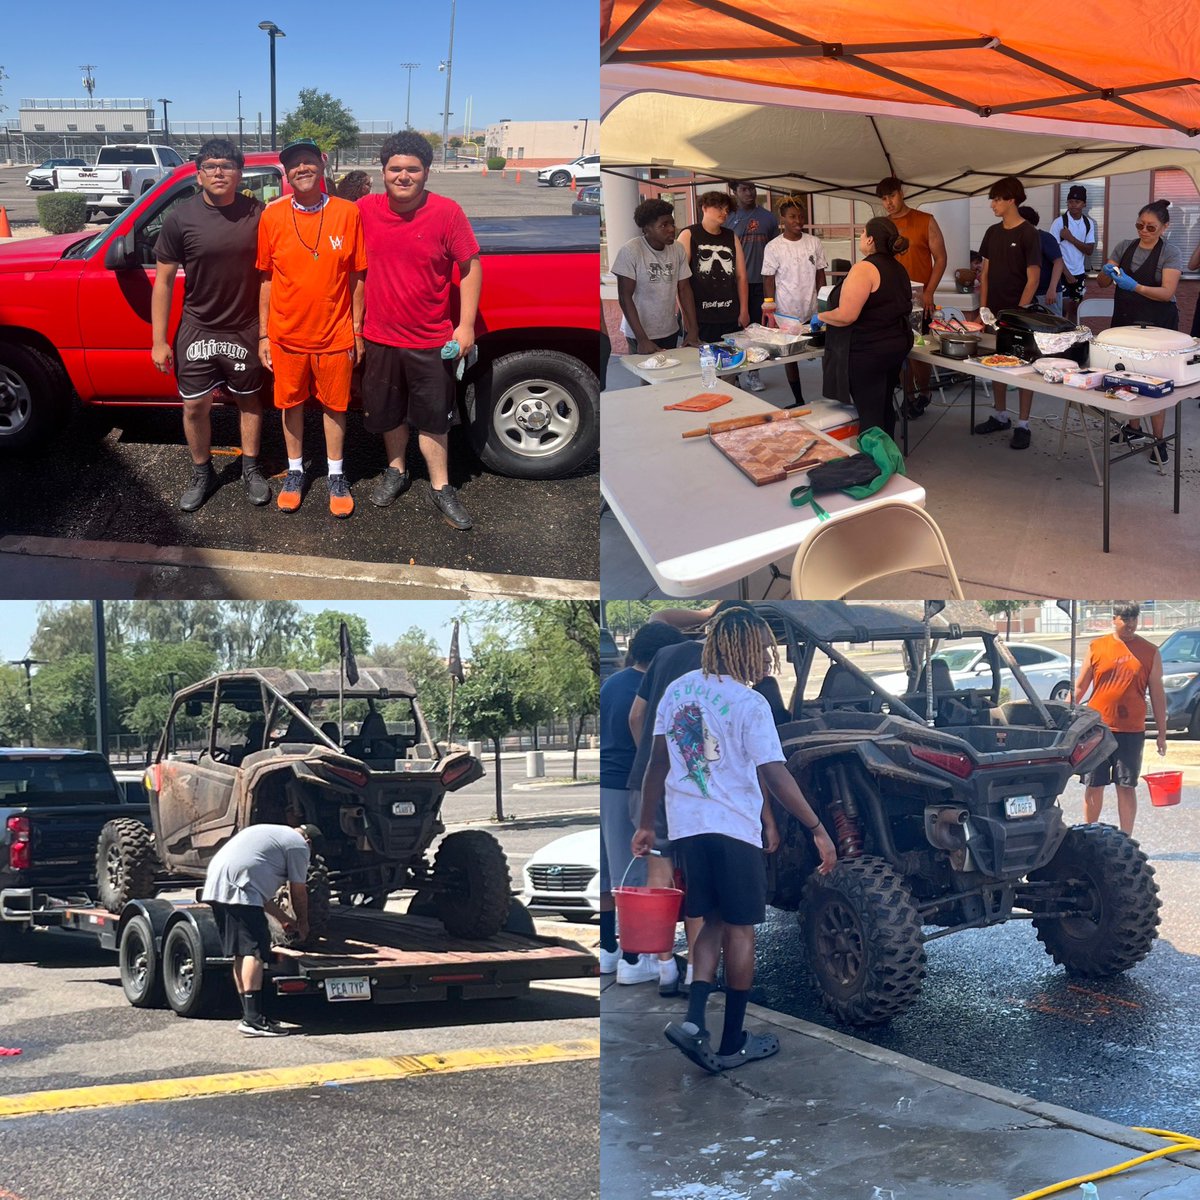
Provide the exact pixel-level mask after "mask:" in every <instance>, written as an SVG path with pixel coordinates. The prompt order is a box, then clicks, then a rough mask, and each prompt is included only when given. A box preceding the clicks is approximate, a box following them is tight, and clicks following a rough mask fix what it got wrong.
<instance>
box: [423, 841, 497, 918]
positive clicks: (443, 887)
mask: <svg viewBox="0 0 1200 1200" xmlns="http://www.w3.org/2000/svg"><path fill="white" fill-rule="evenodd" d="M433 878H434V882H435V884H437V892H436V896H437V914H438V917H439V918H440V919H441V922H442V924H443V925H445V927H446V929H447V931H448V932H449V933H451V934H453V936H454V937H467V938H487V937H492V936H494V935H495V934H497V933H499V932H500V930H501V929H502V928H503V927H504V922H505V921H506V920H507V919H508V903H509V898H510V896H511V894H512V888H511V886H510V883H509V878H508V859H506V858H505V857H504V851H503V850H502V849H501V847H500V843H499V842H498V841H496V839H495V838H494V837H492V835H491V834H490V833H485V832H484V831H483V830H482V829H464V830H461V831H460V832H458V833H452V834H450V836H449V837H446V838H443V839H442V844H441V845H440V846H439V847H438V852H437V858H436V859H434V863H433Z"/></svg>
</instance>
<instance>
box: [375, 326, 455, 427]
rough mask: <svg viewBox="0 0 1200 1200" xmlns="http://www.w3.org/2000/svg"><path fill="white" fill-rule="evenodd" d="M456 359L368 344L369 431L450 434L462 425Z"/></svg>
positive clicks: (430, 351) (430, 352)
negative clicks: (403, 427) (408, 427)
mask: <svg viewBox="0 0 1200 1200" xmlns="http://www.w3.org/2000/svg"><path fill="white" fill-rule="evenodd" d="M457 369H458V361H457V360H456V359H453V358H451V359H445V358H443V357H442V354H441V351H440V350H406V349H404V348H403V347H401V346H383V345H381V344H380V343H378V342H367V355H366V362H365V363H364V365H363V377H362V402H363V428H364V429H365V430H366V431H367V432H368V433H388V432H389V431H391V430H393V429H395V428H396V427H397V426H398V425H404V424H405V423H407V424H409V425H411V426H412V427H413V428H414V429H416V430H418V431H419V432H421V433H448V432H449V431H450V429H451V427H452V426H454V425H457V424H458V422H459V417H458V396H457V389H456V387H455V379H454V372H455V371H456V370H457Z"/></svg>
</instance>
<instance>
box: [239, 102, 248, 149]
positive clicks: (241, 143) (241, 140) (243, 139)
mask: <svg viewBox="0 0 1200 1200" xmlns="http://www.w3.org/2000/svg"><path fill="white" fill-rule="evenodd" d="M242 121H243V117H242V89H241V88H238V149H239V150H240V149H242V147H243V146H245V144H246V137H245V133H244V131H243V128H242Z"/></svg>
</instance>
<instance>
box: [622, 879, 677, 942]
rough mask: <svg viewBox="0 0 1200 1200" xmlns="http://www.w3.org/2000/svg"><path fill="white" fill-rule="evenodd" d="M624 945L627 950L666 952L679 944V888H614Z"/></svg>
mask: <svg viewBox="0 0 1200 1200" xmlns="http://www.w3.org/2000/svg"><path fill="white" fill-rule="evenodd" d="M612 895H613V900H614V901H615V903H616V906H617V924H618V926H619V928H620V930H621V949H622V950H624V951H625V953H626V954H663V953H665V952H666V951H667V950H671V949H673V948H674V946H675V926H676V925H677V924H678V922H679V903H680V901H681V900H682V899H683V893H682V892H681V891H680V890H679V889H678V888H652V887H617V888H613V893H612Z"/></svg>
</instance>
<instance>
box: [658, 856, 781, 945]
mask: <svg viewBox="0 0 1200 1200" xmlns="http://www.w3.org/2000/svg"><path fill="white" fill-rule="evenodd" d="M671 848H672V853H673V855H674V858H675V861H676V863H678V864H681V865H682V866H683V878H684V881H685V886H686V888H687V896H686V898H685V900H684V915H685V916H688V917H713V916H717V917H720V918H721V920H722V921H724V922H725V923H726V924H728V925H759V924H761V923H762V922H763V921H764V920H765V919H766V915H767V867H766V862H765V861H764V859H763V852H762V848H761V847H759V846H751V845H750V843H749V842H743V841H740V840H739V839H737V838H731V837H726V836H725V835H724V834H722V833H701V834H698V835H697V836H696V837H689V838H680V839H679V840H678V841H675V842H672V843H671Z"/></svg>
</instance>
